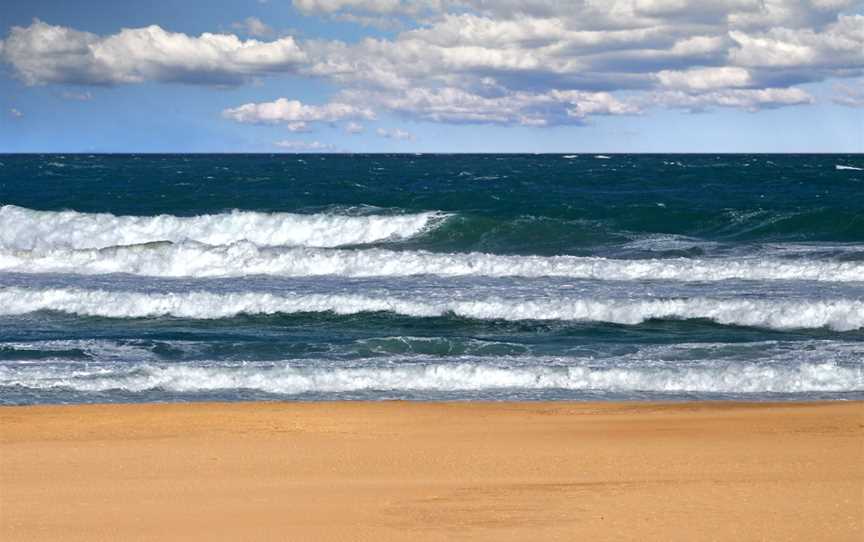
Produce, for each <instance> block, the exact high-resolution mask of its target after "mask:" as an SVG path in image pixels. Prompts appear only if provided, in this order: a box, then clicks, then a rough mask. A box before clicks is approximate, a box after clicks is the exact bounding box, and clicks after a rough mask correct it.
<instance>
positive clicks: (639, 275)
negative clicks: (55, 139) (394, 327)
mask: <svg viewBox="0 0 864 542" xmlns="http://www.w3.org/2000/svg"><path fill="white" fill-rule="evenodd" d="M0 271H12V272H18V273H77V274H102V273H129V274H134V275H142V276H151V277H236V276H247V275H278V276H290V277H305V276H321V275H338V276H346V277H372V276H411V275H424V274H428V275H439V276H484V277H505V276H514V277H516V276H518V277H571V278H584V279H603V280H644V279H662V280H686V281H717V280H725V279H745V280H814V281H835V282H849V281H864V261H857V262H841V261H831V260H815V259H812V260H782V259H763V258H736V259H691V258H670V259H649V260H620V259H609V258H600V257H576V256H553V257H541V256H502V255H495V254H483V253H464V254H446V253H432V252H426V251H402V252H396V251H391V250H385V249H363V250H350V249H319V248H272V247H259V246H257V245H255V244H253V243H250V242H239V243H232V244H230V245H223V246H215V247H214V246H210V245H204V244H201V243H195V242H183V243H151V244H144V245H132V246H121V247H112V248H105V249H83V250H74V249H73V250H70V249H51V250H30V251H25V250H10V249H4V248H0Z"/></svg>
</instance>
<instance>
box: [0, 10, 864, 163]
mask: <svg viewBox="0 0 864 542" xmlns="http://www.w3.org/2000/svg"><path fill="white" fill-rule="evenodd" d="M132 6H134V7H132ZM0 40H3V44H2V49H0V108H2V109H0V152H298V151H325V152H331V151H349V152H864V79H862V75H864V16H862V2H858V1H854V0H848V1H847V0H711V1H708V0H615V1H603V2H600V1H599V0H595V1H592V0H573V1H570V2H564V1H560V0H559V1H550V0H524V1H518V0H500V1H497V2H488V1H483V0H294V1H293V2H292V1H291V0H267V1H266V2H264V1H261V0H236V1H222V2H212V1H209V2H204V1H197V0H185V1H182V2H180V1H175V2H158V1H154V2H150V3H135V4H130V3H125V2H114V1H88V0H81V1H76V2H63V1H47V0H29V1H26V2H23V1H22V2H19V1H17V0H6V1H5V2H4V5H3V9H2V10H0Z"/></svg>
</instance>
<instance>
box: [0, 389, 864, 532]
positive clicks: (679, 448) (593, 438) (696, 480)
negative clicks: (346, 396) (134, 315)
mask: <svg viewBox="0 0 864 542" xmlns="http://www.w3.org/2000/svg"><path fill="white" fill-rule="evenodd" d="M862 536H864V403H861V402H824V403H773V404H769V403H736V402H720V403H717V402H697V403H639V402H625V403H574V402H535V403H530V402H528V403H483V402H474V403H418V402H386V401H385V402H321V403H314V402H313V403H302V402H295V403H292V402H260V403H195V404H128V405H117V404H115V405H70V406H25V407H4V408H2V409H0V539H3V540H157V539H158V540H579V539H590V540H836V541H841V540H861V538H862Z"/></svg>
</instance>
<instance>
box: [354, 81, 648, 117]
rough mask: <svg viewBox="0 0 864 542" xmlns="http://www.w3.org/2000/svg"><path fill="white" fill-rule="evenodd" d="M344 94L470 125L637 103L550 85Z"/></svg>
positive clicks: (583, 113) (628, 111)
mask: <svg viewBox="0 0 864 542" xmlns="http://www.w3.org/2000/svg"><path fill="white" fill-rule="evenodd" d="M343 98H344V99H346V100H351V101H353V102H356V103H371V104H374V105H375V106H376V107H380V108H382V109H387V110H389V111H394V112H397V113H400V114H403V115H405V116H408V117H412V118H415V119H419V120H428V121H433V122H448V123H462V124H465V123H471V124H520V125H524V126H545V125H553V124H581V123H582V122H584V120H585V119H586V118H587V117H588V116H590V115H632V114H638V113H639V112H640V110H639V107H638V106H637V105H635V104H633V103H629V102H625V101H622V100H619V99H617V98H615V97H614V96H612V95H611V94H609V93H607V92H580V91H561V90H552V91H549V92H545V93H539V94H538V93H530V92H512V93H504V94H500V95H495V96H482V95H479V94H474V93H470V92H467V91H464V90H461V89H458V88H452V87H447V88H441V89H435V90H431V89H424V88H415V89H411V90H408V91H406V92H401V93H381V92H362V91H360V92H345V93H343Z"/></svg>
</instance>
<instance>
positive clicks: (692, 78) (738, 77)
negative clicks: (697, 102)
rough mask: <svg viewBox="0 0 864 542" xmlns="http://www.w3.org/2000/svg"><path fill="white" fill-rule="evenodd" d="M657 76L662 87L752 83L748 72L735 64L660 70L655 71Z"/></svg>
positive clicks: (715, 87)
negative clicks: (681, 69) (718, 66)
mask: <svg viewBox="0 0 864 542" xmlns="http://www.w3.org/2000/svg"><path fill="white" fill-rule="evenodd" d="M657 78H658V79H659V80H660V84H661V85H663V86H664V87H669V88H677V89H682V90H711V89H717V88H726V87H746V86H747V85H750V84H751V83H752V77H751V76H750V72H749V71H747V70H746V69H744V68H739V67H736V66H723V67H720V68H691V69H689V70H685V71H674V70H662V71H660V72H658V73H657Z"/></svg>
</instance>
